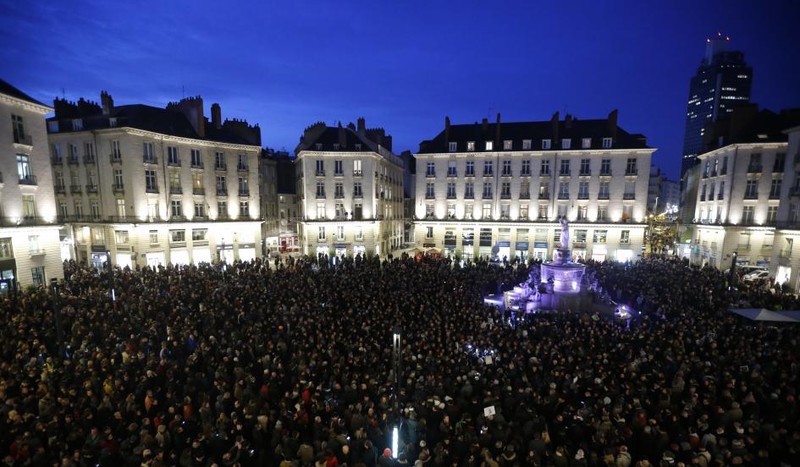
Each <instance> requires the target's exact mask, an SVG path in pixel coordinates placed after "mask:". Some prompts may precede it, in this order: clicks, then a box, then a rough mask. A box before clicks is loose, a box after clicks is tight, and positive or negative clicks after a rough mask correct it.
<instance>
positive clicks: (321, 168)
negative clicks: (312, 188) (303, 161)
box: [315, 160, 325, 176]
mask: <svg viewBox="0 0 800 467" xmlns="http://www.w3.org/2000/svg"><path fill="white" fill-rule="evenodd" d="M315 162H316V166H317V170H316V174H317V175H320V176H321V175H325V161H323V160H317V161H315Z"/></svg>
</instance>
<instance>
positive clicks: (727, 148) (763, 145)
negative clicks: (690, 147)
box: [697, 141, 789, 160]
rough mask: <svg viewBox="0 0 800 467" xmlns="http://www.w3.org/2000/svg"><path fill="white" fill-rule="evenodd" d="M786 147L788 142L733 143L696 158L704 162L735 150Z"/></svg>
mask: <svg viewBox="0 0 800 467" xmlns="http://www.w3.org/2000/svg"><path fill="white" fill-rule="evenodd" d="M788 146H789V142H788V141H773V142H763V143H758V142H757V143H735V144H729V145H727V146H723V147H721V148H717V149H714V150H713V151H708V152H704V153H703V154H700V155H698V156H697V158H698V159H700V160H704V159H708V158H709V157H714V156H717V155H720V154H725V153H729V152H732V151H736V150H737V149H780V148H782V147H788Z"/></svg>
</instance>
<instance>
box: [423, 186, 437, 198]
mask: <svg viewBox="0 0 800 467" xmlns="http://www.w3.org/2000/svg"><path fill="white" fill-rule="evenodd" d="M435 186H436V185H435V184H433V183H426V184H425V198H426V199H433V198H434V197H435V194H436V189H435Z"/></svg>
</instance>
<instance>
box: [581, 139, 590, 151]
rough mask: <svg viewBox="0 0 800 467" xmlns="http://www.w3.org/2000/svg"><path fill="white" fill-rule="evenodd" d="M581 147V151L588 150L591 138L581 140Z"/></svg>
mask: <svg viewBox="0 0 800 467" xmlns="http://www.w3.org/2000/svg"><path fill="white" fill-rule="evenodd" d="M581 147H582V148H583V149H589V148H591V147H592V138H583V140H582V141H581Z"/></svg>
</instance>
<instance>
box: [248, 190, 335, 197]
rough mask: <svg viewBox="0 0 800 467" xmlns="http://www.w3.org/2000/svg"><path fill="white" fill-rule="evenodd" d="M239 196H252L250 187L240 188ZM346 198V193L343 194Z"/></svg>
mask: <svg viewBox="0 0 800 467" xmlns="http://www.w3.org/2000/svg"><path fill="white" fill-rule="evenodd" d="M239 196H250V189H249V188H239ZM342 198H344V195H343V196H342Z"/></svg>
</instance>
